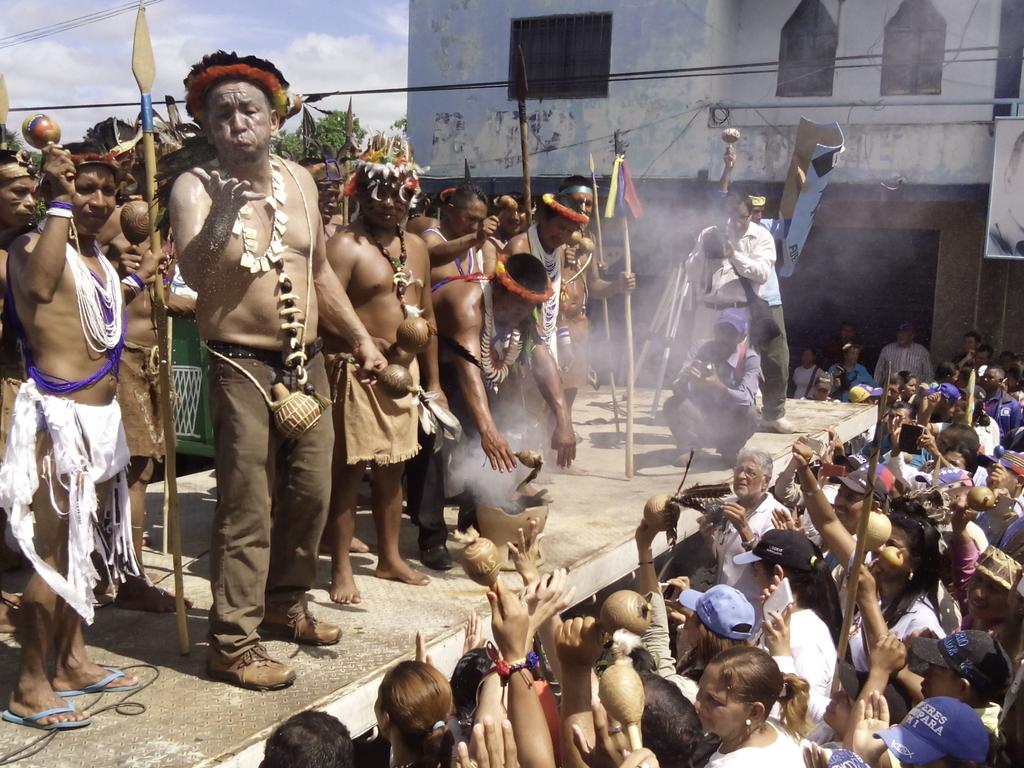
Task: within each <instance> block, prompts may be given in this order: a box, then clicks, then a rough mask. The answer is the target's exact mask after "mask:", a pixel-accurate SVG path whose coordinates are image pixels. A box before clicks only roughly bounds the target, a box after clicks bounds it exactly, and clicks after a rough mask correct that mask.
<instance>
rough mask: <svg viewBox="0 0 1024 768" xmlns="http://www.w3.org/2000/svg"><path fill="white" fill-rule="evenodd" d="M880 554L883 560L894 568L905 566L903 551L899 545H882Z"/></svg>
mask: <svg viewBox="0 0 1024 768" xmlns="http://www.w3.org/2000/svg"><path fill="white" fill-rule="evenodd" d="M879 554H880V555H881V557H882V560H884V561H885V562H887V563H888V564H889V565H891V566H893V567H894V568H902V567H903V551H902V550H900V549H898V548H897V547H882V551H881V552H880V553H879Z"/></svg>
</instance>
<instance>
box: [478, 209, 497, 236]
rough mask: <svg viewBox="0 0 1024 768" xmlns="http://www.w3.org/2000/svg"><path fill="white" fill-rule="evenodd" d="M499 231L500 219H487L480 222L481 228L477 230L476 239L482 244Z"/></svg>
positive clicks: (495, 217)
mask: <svg viewBox="0 0 1024 768" xmlns="http://www.w3.org/2000/svg"><path fill="white" fill-rule="evenodd" d="M497 231H498V217H497V216H488V217H487V218H486V219H484V220H483V221H481V222H480V227H479V228H478V229H477V232H476V238H477V240H478V241H480V242H481V243H482V242H483V241H484V240H486V239H487V238H488V237H490V236H491V235H493V234H494V233H495V232H497Z"/></svg>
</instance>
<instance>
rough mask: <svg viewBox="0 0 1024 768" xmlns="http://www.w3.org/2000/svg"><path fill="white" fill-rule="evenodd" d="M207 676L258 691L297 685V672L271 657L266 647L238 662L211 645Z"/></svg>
mask: <svg viewBox="0 0 1024 768" xmlns="http://www.w3.org/2000/svg"><path fill="white" fill-rule="evenodd" d="M206 674H208V675H209V676H210V677H212V678H213V679H214V680H223V681H224V682H227V683H232V684H233V685H237V686H240V687H242V688H250V689H252V690H254V691H276V690H278V689H279V688H287V687H288V686H289V685H291V684H292V683H294V682H295V670H293V669H292V668H291V667H289V666H287V665H285V664H282V663H281V662H280V661H276V660H274V659H272V658H270V655H269V654H268V653H267V649H266V648H264V647H263V646H262V645H254V646H253V647H252V648H249V649H247V650H246V651H245V652H244V653H243V654H242V655H241V656H238V657H236V658H235V659H234V660H230V659H226V658H224V656H223V655H221V653H220V651H218V650H217V649H216V648H214V647H213V646H210V649H209V651H208V652H207V654H206Z"/></svg>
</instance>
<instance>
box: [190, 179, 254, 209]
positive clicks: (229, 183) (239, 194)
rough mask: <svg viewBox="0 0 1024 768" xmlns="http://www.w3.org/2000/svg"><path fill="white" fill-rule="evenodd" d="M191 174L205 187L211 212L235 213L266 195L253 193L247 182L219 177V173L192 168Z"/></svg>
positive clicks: (250, 185)
mask: <svg viewBox="0 0 1024 768" xmlns="http://www.w3.org/2000/svg"><path fill="white" fill-rule="evenodd" d="M192 172H193V173H194V174H195V175H196V176H198V177H199V180H200V181H202V182H203V186H204V187H206V194H208V195H209V196H210V208H211V210H218V211H225V210H227V211H230V210H233V211H235V213H237V212H238V211H240V210H241V209H242V207H243V206H244V205H245V204H246V203H249V202H254V201H256V200H264V199H266V195H263V194H261V193H259V192H255V191H253V188H252V184H251V183H250V182H248V181H239V180H238V179H236V178H234V177H232V176H227V177H224V176H221V175H220V171H211V172H209V173H208V172H207V171H206V170H205V169H203V168H193V169H192Z"/></svg>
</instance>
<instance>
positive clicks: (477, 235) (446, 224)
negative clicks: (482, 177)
mask: <svg viewBox="0 0 1024 768" xmlns="http://www.w3.org/2000/svg"><path fill="white" fill-rule="evenodd" d="M497 229H498V218H497V217H496V216H488V215H487V203H486V202H485V198H484V193H483V192H481V191H480V190H479V189H477V188H476V187H474V186H472V185H468V184H463V185H462V186H459V187H456V188H455V190H454V191H453V192H452V193H451V194H450V195H448V196H447V198H445V202H444V204H443V205H442V206H441V223H440V225H439V226H437V227H430V228H428V229H425V230H423V235H422V236H423V240H424V242H426V244H427V248H428V249H429V251H430V284H431V286H432V287H433V290H437V289H438V288H440V287H441V285H443V284H445V283H447V282H450V281H452V280H460V279H462V278H463V277H465V276H467V275H473V274H480V273H483V271H484V264H483V258H482V256H481V255H480V248H481V246H483V244H484V243H485V242H486V241H487V238H488V237H490V236H491V235H493V234H494V233H495V232H496V231H497Z"/></svg>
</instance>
